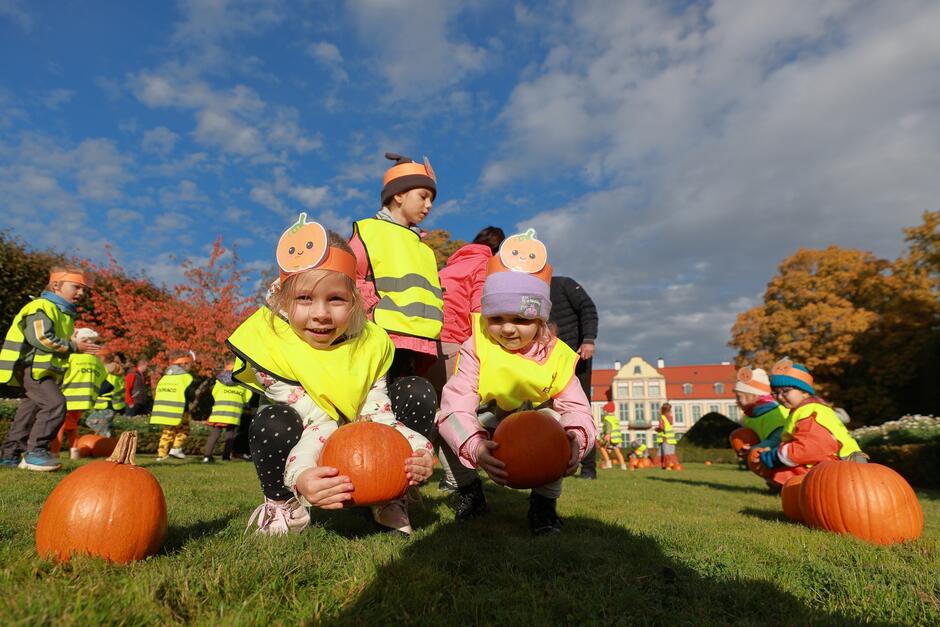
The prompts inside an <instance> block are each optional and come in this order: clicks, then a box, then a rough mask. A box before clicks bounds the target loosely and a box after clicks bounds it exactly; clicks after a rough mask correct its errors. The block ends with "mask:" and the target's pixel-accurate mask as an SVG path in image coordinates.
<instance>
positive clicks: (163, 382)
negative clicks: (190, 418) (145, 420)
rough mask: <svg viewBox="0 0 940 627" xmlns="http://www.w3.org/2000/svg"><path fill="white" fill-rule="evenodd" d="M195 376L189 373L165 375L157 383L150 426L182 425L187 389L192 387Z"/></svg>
mask: <svg viewBox="0 0 940 627" xmlns="http://www.w3.org/2000/svg"><path fill="white" fill-rule="evenodd" d="M192 382H193V375H191V374H189V373H188V372H181V373H179V374H165V375H163V376H162V377H160V381H159V382H158V383H157V391H156V392H155V393H154V395H153V410H152V411H151V412H150V424H152V425H170V426H176V425H179V424H182V422H183V416H184V415H185V414H186V413H187V411H186V389H187V388H188V387H189V386H190V385H192Z"/></svg>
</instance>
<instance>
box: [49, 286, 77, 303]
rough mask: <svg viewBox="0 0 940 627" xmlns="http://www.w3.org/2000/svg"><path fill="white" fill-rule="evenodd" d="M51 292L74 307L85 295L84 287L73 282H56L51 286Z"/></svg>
mask: <svg viewBox="0 0 940 627" xmlns="http://www.w3.org/2000/svg"><path fill="white" fill-rule="evenodd" d="M52 292H53V294H56V295H58V296H61V297H62V298H64V299H65V300H67V301H69V302H70V303H72V304H73V305H74V304H75V303H77V302H78V301H79V299H80V298H81V297H82V296H83V295H84V294H85V286H84V285H82V284H81V283H75V282H73V281H56V282H55V283H53V284H52Z"/></svg>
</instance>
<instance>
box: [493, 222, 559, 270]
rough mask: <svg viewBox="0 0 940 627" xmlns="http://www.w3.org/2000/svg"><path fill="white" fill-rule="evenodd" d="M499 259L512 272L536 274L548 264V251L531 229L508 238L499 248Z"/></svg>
mask: <svg viewBox="0 0 940 627" xmlns="http://www.w3.org/2000/svg"><path fill="white" fill-rule="evenodd" d="M499 259H500V261H502V262H503V265H504V266H506V267H507V268H509V269H510V270H518V271H520V272H528V273H530V274H535V273H537V272H539V271H540V270H541V269H542V268H544V267H545V264H546V263H548V251H547V250H546V249H545V244H543V243H542V242H540V241H539V240H538V238H537V237H536V234H535V230H534V229H529V230H528V231H526V232H525V233H517V234H516V235H511V236H509V237H507V238H506V239H505V240H504V241H503V243H502V245H500V247H499Z"/></svg>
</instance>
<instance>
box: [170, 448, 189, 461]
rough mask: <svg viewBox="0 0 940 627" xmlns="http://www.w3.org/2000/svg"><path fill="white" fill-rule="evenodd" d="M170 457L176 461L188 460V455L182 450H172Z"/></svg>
mask: <svg viewBox="0 0 940 627" xmlns="http://www.w3.org/2000/svg"><path fill="white" fill-rule="evenodd" d="M170 457H175V458H176V459H186V453H184V452H183V449H181V448H171V449H170Z"/></svg>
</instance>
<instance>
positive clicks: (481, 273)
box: [470, 263, 486, 313]
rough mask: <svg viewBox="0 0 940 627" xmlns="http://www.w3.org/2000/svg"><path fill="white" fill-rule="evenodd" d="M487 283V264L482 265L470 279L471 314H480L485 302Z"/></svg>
mask: <svg viewBox="0 0 940 627" xmlns="http://www.w3.org/2000/svg"><path fill="white" fill-rule="evenodd" d="M485 281H486V264H485V263H482V264H480V267H478V268H477V269H476V271H475V272H474V273H473V276H471V277H470V312H471V313H479V312H480V308H481V307H482V304H481V302H480V301H482V300H483V283H484V282H485Z"/></svg>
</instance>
